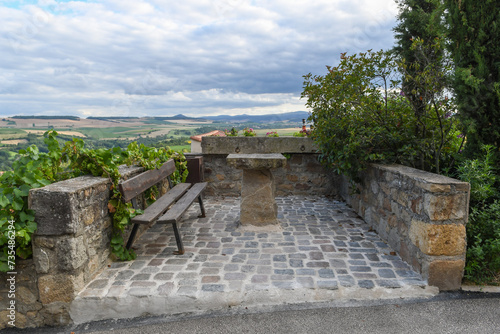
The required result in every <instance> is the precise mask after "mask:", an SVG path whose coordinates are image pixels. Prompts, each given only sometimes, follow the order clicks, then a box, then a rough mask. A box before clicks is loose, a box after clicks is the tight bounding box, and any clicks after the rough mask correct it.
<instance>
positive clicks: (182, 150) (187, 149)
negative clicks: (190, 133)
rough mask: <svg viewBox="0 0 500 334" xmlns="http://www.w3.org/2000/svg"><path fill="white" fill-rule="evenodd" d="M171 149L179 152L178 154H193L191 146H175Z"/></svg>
mask: <svg viewBox="0 0 500 334" xmlns="http://www.w3.org/2000/svg"><path fill="white" fill-rule="evenodd" d="M169 147H170V149H172V150H174V151H177V152H185V151H187V152H191V145H173V146H169Z"/></svg>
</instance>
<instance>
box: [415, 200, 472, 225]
mask: <svg viewBox="0 0 500 334" xmlns="http://www.w3.org/2000/svg"><path fill="white" fill-rule="evenodd" d="M467 209H468V208H467V198H466V194H454V195H436V194H425V196H424V212H425V213H426V214H427V215H428V216H429V218H430V220H448V219H462V218H464V217H466V214H467Z"/></svg>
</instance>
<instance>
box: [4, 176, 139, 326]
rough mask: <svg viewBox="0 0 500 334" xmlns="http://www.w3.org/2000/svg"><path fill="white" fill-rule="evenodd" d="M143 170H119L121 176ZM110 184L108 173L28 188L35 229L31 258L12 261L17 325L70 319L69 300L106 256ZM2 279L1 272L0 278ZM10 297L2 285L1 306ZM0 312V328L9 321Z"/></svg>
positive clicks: (52, 322) (101, 267) (96, 270)
mask: <svg viewBox="0 0 500 334" xmlns="http://www.w3.org/2000/svg"><path fill="white" fill-rule="evenodd" d="M141 171H142V168H139V167H129V168H127V167H124V168H121V170H120V172H121V174H122V175H123V178H124V179H127V178H129V177H131V176H133V175H136V174H137V173H139V172H141ZM110 186H111V181H109V180H108V179H106V178H100V177H92V176H81V177H77V178H74V179H70V180H65V181H61V182H57V183H53V184H51V185H48V186H46V187H43V188H38V189H32V190H31V191H30V198H29V202H30V208H31V209H33V210H34V211H35V221H36V222H37V224H38V229H37V231H36V233H35V235H34V236H33V240H32V245H33V259H30V260H25V261H18V263H17V264H16V272H17V274H16V308H17V310H16V311H17V312H16V327H19V328H24V327H36V326H43V325H49V326H54V325H65V324H69V323H71V318H70V316H69V312H68V311H69V305H70V303H71V301H72V300H73V299H74V298H75V296H76V295H77V294H78V293H79V292H80V291H81V290H82V289H83V287H84V286H85V285H86V284H87V283H89V282H90V281H91V280H92V279H93V278H94V277H95V276H96V275H97V274H98V273H99V272H100V271H101V270H102V269H103V268H104V267H105V266H107V265H108V263H109V261H110V260H109V259H110V238H111V233H112V220H111V217H110V215H109V213H108V201H109V197H110ZM6 279H7V276H6V274H4V273H1V274H0V280H1V281H2V282H6ZM8 302H9V300H8V299H7V294H6V291H5V290H4V288H3V285H2V288H1V291H0V309H1V310H5V309H7V303H8ZM3 313H5V311H2V312H0V317H1V320H0V329H1V328H2V327H6V325H7V323H6V322H5V320H6V319H7V317H6V314H3Z"/></svg>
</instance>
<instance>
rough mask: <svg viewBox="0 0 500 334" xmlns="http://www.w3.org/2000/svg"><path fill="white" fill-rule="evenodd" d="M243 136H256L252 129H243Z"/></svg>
mask: <svg viewBox="0 0 500 334" xmlns="http://www.w3.org/2000/svg"><path fill="white" fill-rule="evenodd" d="M243 135H244V136H245V137H255V136H257V133H256V132H255V130H254V129H252V128H244V129H243Z"/></svg>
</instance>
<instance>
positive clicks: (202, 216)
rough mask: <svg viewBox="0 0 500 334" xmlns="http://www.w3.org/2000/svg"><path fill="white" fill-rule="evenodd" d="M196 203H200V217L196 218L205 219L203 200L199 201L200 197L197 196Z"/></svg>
mask: <svg viewBox="0 0 500 334" xmlns="http://www.w3.org/2000/svg"><path fill="white" fill-rule="evenodd" d="M198 203H200V210H201V215H199V216H198V218H205V217H206V215H205V206H204V205H203V200H202V199H201V195H200V196H198Z"/></svg>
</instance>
